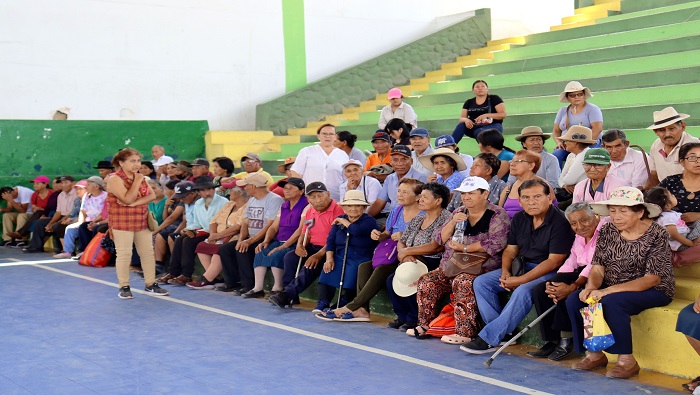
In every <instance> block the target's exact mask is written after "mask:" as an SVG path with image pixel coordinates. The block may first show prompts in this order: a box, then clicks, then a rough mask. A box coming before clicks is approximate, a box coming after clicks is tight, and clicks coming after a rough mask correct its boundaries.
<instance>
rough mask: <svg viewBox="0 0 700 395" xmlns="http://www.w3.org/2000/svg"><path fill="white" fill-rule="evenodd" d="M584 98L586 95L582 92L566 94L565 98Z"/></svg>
mask: <svg viewBox="0 0 700 395" xmlns="http://www.w3.org/2000/svg"><path fill="white" fill-rule="evenodd" d="M584 96H586V94H585V93H583V92H576V93H567V94H566V97H584Z"/></svg>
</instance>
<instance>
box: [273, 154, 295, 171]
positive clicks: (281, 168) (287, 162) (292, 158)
mask: <svg viewBox="0 0 700 395" xmlns="http://www.w3.org/2000/svg"><path fill="white" fill-rule="evenodd" d="M296 160H297V157H296V156H290V157H289V158H287V159H285V160H284V163H283V164H281V165H277V171H278V172H280V173H282V174H284V168H285V167H287V165H291V164H293V163H294V162H295V161H296Z"/></svg>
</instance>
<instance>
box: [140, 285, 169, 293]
mask: <svg viewBox="0 0 700 395" xmlns="http://www.w3.org/2000/svg"><path fill="white" fill-rule="evenodd" d="M144 291H146V292H147V293H149V294H152V295H155V296H168V295H170V292H168V291H166V290H164V289H163V288H161V287H159V286H158V283H153V284H152V285H150V286H146V288H145V289H144Z"/></svg>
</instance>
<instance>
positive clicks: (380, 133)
mask: <svg viewBox="0 0 700 395" xmlns="http://www.w3.org/2000/svg"><path fill="white" fill-rule="evenodd" d="M374 140H384V141H388V142H391V139H390V138H389V133H387V132H385V131H382V130H377V132H376V133H375V134H374V136H372V142H374Z"/></svg>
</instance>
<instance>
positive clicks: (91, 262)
mask: <svg viewBox="0 0 700 395" xmlns="http://www.w3.org/2000/svg"><path fill="white" fill-rule="evenodd" d="M104 238H105V233H101V232H100V233H98V234H97V235H95V237H93V238H92V240H90V243H89V244H88V245H87V248H85V251H83V255H81V256H80V260H79V261H78V263H80V264H81V265H83V266H94V267H105V266H107V264H108V263H109V260H110V259H111V258H112V253H111V252H109V251H107V250H105V249H104V248H102V239H104Z"/></svg>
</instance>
